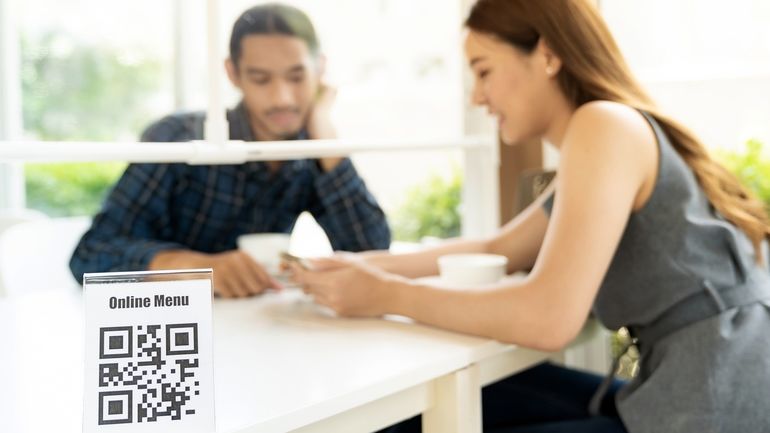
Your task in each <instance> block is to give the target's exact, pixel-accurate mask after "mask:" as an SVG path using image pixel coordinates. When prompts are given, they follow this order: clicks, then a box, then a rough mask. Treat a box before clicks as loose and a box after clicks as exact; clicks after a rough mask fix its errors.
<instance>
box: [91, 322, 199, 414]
mask: <svg viewBox="0 0 770 433" xmlns="http://www.w3.org/2000/svg"><path fill="white" fill-rule="evenodd" d="M197 355H198V324H197V323H178V324H168V325H149V326H142V325H139V326H118V327H107V328H100V329H99V359H100V361H99V425H106V424H124V423H133V422H139V423H142V422H156V421H158V419H159V418H163V419H171V420H180V419H182V417H183V416H186V415H194V414H195V409H194V404H193V403H194V402H195V398H194V397H195V396H198V395H200V383H199V382H198V380H197V379H196V374H195V373H196V371H197V370H198V357H197Z"/></svg>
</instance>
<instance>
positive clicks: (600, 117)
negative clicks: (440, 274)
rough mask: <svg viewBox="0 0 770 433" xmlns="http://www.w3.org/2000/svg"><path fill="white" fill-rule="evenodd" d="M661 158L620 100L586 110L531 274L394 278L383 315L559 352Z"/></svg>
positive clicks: (571, 133)
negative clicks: (452, 282)
mask: <svg viewBox="0 0 770 433" xmlns="http://www.w3.org/2000/svg"><path fill="white" fill-rule="evenodd" d="M657 158H658V157H657V145H656V142H655V137H654V135H653V134H652V131H651V129H650V127H649V125H648V124H647V123H646V121H645V120H644V119H643V118H642V117H641V115H640V114H639V113H637V112H635V111H633V110H631V109H630V108H627V107H624V106H621V105H619V104H611V103H593V104H588V105H587V106H584V107H583V108H581V109H579V110H578V111H577V112H576V113H575V115H574V117H573V119H572V121H571V123H570V127H569V128H568V131H567V134H566V136H565V141H564V143H563V146H562V156H561V161H560V166H559V176H558V178H557V180H556V190H557V191H558V193H557V194H556V201H555V204H554V208H553V213H552V216H551V223H550V225H549V226H548V229H547V232H546V234H545V238H544V241H543V245H542V249H541V251H540V254H539V256H538V258H537V261H536V263H535V266H534V269H533V270H532V272H531V273H530V274H529V276H528V277H527V278H526V279H525V280H523V281H521V282H518V283H507V284H501V285H499V286H497V287H493V288H490V289H484V290H479V289H475V290H474V289H470V288H469V290H465V291H451V290H443V289H440V288H435V287H429V286H424V285H420V284H418V283H415V282H413V281H409V280H406V279H403V278H391V279H388V280H386V282H385V283H384V285H385V286H386V288H387V290H382V293H391V295H389V296H388V297H387V298H385V299H384V303H385V307H384V309H385V312H388V313H394V314H402V315H406V316H409V317H412V318H414V319H416V320H417V321H419V322H422V323H426V324H429V325H434V326H438V327H441V328H446V329H450V330H454V331H459V332H465V333H470V334H476V335H481V336H486V337H491V338H494V339H497V340H500V341H505V342H511V343H516V344H521V345H524V346H528V347H534V348H538V349H544V350H558V349H560V348H562V347H564V346H565V345H566V344H568V343H569V342H570V341H571V340H572V339H573V338H574V337H575V336H576V335H577V334H578V332H579V331H580V329H581V327H582V325H583V323H584V321H585V319H586V317H587V315H588V312H589V310H590V307H591V305H592V303H593V300H594V298H595V296H596V293H597V291H598V289H599V286H600V284H601V281H602V279H603V278H604V275H605V273H606V271H607V269H608V267H609V264H610V262H611V260H612V257H613V255H614V253H615V250H616V248H617V245H618V243H619V241H620V238H621V236H622V234H623V231H624V230H625V227H626V223H627V221H628V218H629V215H630V213H631V212H632V211H633V209H634V208H639V207H640V206H641V205H640V203H643V202H645V201H646V197H644V195H649V194H650V191H651V188H650V185H651V184H652V185H654V182H655V178H656V175H657ZM540 212H542V211H540ZM335 300H337V299H336V298H335ZM340 302H341V301H340ZM342 312H343V314H344V313H345V312H344V311H342Z"/></svg>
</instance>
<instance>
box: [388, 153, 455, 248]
mask: <svg viewBox="0 0 770 433" xmlns="http://www.w3.org/2000/svg"><path fill="white" fill-rule="evenodd" d="M462 183H463V180H462V174H461V173H460V170H459V169H457V168H455V169H454V170H453V172H452V175H451V177H450V178H449V179H445V178H443V177H441V176H439V175H436V174H433V175H431V176H430V177H429V178H428V180H427V181H426V182H425V183H424V184H423V185H419V186H416V187H414V188H412V189H410V190H409V191H408V192H407V193H406V197H405V199H404V201H403V203H402V205H401V206H400V207H399V208H398V210H397V211H396V212H395V215H394V217H393V218H392V228H393V237H394V239H396V240H400V241H409V242H419V241H420V240H421V239H422V238H424V237H426V236H431V237H439V238H447V237H454V236H459V235H460V212H459V205H460V195H461V190H462Z"/></svg>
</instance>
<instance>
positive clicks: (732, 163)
mask: <svg viewBox="0 0 770 433" xmlns="http://www.w3.org/2000/svg"><path fill="white" fill-rule="evenodd" d="M717 159H718V160H720V161H721V162H722V163H723V164H724V165H725V166H726V167H727V169H728V170H730V171H731V172H733V173H735V175H736V176H738V178H739V179H740V180H741V181H742V182H743V184H744V185H746V186H747V187H748V188H749V189H751V190H752V191H754V193H755V194H757V197H759V199H760V200H762V201H763V202H765V206H766V208H767V209H768V211H770V155H768V153H767V152H763V151H762V143H761V142H760V141H759V140H749V141H747V142H746V147H745V149H744V151H743V152H740V153H738V152H719V153H717Z"/></svg>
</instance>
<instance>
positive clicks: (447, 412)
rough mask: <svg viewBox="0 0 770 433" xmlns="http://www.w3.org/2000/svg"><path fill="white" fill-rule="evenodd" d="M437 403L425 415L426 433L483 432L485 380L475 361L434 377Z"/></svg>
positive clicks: (423, 422)
mask: <svg viewBox="0 0 770 433" xmlns="http://www.w3.org/2000/svg"><path fill="white" fill-rule="evenodd" d="M433 394H434V395H433V405H432V407H431V409H429V410H428V411H426V412H425V413H423V415H422V431H423V433H481V381H480V379H479V368H478V366H477V365H475V364H474V365H471V366H469V367H466V368H464V369H462V370H458V371H456V372H454V373H451V374H448V375H446V376H443V377H440V378H438V379H436V380H435V381H434V390H433Z"/></svg>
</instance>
